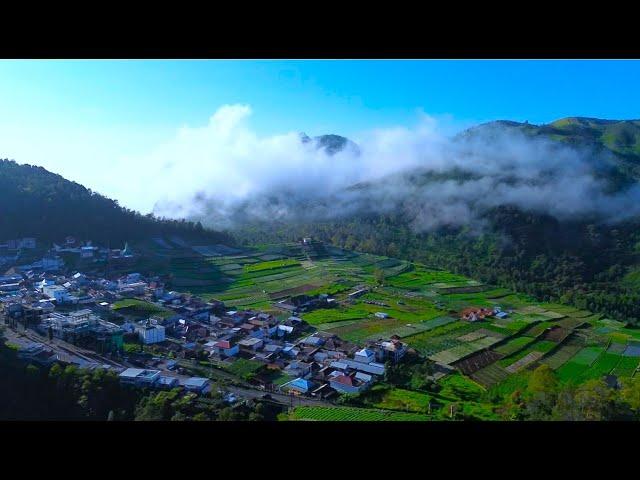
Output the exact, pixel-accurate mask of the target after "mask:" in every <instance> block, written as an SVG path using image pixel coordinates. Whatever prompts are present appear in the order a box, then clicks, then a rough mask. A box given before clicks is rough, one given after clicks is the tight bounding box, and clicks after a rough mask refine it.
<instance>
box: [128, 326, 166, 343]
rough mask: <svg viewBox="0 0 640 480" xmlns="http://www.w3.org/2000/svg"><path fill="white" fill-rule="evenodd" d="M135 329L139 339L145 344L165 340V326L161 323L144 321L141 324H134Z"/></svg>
mask: <svg viewBox="0 0 640 480" xmlns="http://www.w3.org/2000/svg"><path fill="white" fill-rule="evenodd" d="M135 330H136V332H137V333H138V337H139V338H140V341H142V343H144V344H145V345H149V344H152V343H159V342H164V341H165V328H164V327H163V326H162V325H157V324H152V323H151V322H150V321H145V322H143V323H142V324H138V325H136V327H135Z"/></svg>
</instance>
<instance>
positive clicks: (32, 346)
mask: <svg viewBox="0 0 640 480" xmlns="http://www.w3.org/2000/svg"><path fill="white" fill-rule="evenodd" d="M18 358H21V359H24V360H29V361H31V362H35V363H38V364H40V365H45V366H46V365H51V364H52V363H53V362H55V361H56V360H57V359H58V356H57V355H56V353H55V352H54V351H53V350H51V349H48V348H45V346H44V345H43V344H41V343H35V342H33V343H28V344H27V345H25V346H24V347H22V348H21V349H19V350H18Z"/></svg>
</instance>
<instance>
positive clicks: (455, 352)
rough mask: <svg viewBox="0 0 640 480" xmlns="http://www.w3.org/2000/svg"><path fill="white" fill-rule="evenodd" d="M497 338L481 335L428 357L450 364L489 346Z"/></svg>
mask: <svg viewBox="0 0 640 480" xmlns="http://www.w3.org/2000/svg"><path fill="white" fill-rule="evenodd" d="M497 341H498V339H496V338H494V337H483V338H480V339H478V340H475V341H473V342H466V343H463V344H461V345H458V346H455V347H453V348H449V349H447V350H443V351H442V352H438V353H436V354H434V355H431V356H430V357H429V359H431V360H433V361H435V362H440V363H444V364H447V365H449V364H451V363H454V362H456V361H458V360H461V359H462V358H464V357H466V356H467V355H470V354H472V353H474V352H477V351H478V350H482V349H483V348H487V347H490V346H491V345H493V344H494V343H496V342H497Z"/></svg>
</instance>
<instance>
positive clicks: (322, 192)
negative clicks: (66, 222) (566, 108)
mask: <svg viewBox="0 0 640 480" xmlns="http://www.w3.org/2000/svg"><path fill="white" fill-rule="evenodd" d="M300 138H301V140H302V141H301V142H298V143H300V144H301V145H295V146H294V147H292V148H291V149H292V150H293V153H292V154H291V155H290V156H289V157H288V160H283V161H282V162H279V161H278V159H277V158H272V163H271V166H270V167H269V166H267V167H266V168H265V169H264V170H261V169H258V171H259V172H260V175H259V176H258V175H256V172H255V171H254V170H253V169H251V168H247V169H243V166H244V164H243V162H242V161H239V162H238V168H237V169H236V171H235V174H236V177H239V178H241V179H242V180H243V181H244V182H245V183H247V184H251V185H253V186H254V187H255V188H251V189H249V190H245V191H243V193H242V194H238V191H237V190H234V191H232V192H228V191H226V189H225V188H224V187H223V188H214V189H212V190H210V191H208V190H207V189H203V190H200V191H198V192H197V193H195V194H192V196H191V197H190V198H189V197H187V198H183V199H182V202H178V203H174V204H173V205H172V204H170V203H159V204H157V205H156V210H155V211H156V212H159V213H163V214H166V213H169V214H170V212H171V210H174V209H175V210H177V211H182V212H183V213H184V214H186V215H187V216H189V217H190V218H194V219H198V220H201V221H203V222H204V223H205V224H207V225H211V226H223V227H225V228H228V227H230V228H234V227H235V226H237V225H243V224H246V223H247V222H253V221H257V222H260V221H262V220H271V221H273V220H280V221H285V222H286V221H294V222H295V221H311V220H328V219H332V218H345V217H348V216H350V215H354V214H370V213H389V212H396V213H398V212H403V213H404V214H405V215H406V216H407V218H408V219H409V221H410V222H411V224H412V226H413V227H414V230H415V231H428V230H433V229H437V228H439V227H443V226H447V227H451V226H471V227H472V228H473V229H475V230H477V229H481V228H482V225H483V223H484V220H483V215H484V214H485V213H486V212H487V211H488V210H490V209H492V208H496V207H498V206H505V205H509V206H514V207H517V208H520V209H523V210H524V211H530V212H535V213H540V214H549V215H552V216H553V217H555V218H557V219H559V220H563V221H566V220H580V221H583V220H584V221H596V222H604V223H616V222H619V221H623V220H626V219H629V218H632V217H634V216H636V215H638V214H640V186H639V185H638V183H637V180H638V179H639V178H640V121H615V120H598V119H588V118H566V119H562V120H558V121H556V122H553V123H551V124H548V125H540V126H538V125H531V124H528V123H517V122H510V121H496V122H490V123H487V124H483V125H479V126H476V127H473V128H470V129H468V130H465V131H464V132H462V133H460V134H458V135H456V136H455V137H453V138H449V137H446V136H444V135H441V134H440V133H439V132H438V130H437V126H435V127H434V126H433V125H427V126H421V127H419V128H417V129H415V130H409V129H396V130H391V131H380V132H375V133H374V134H373V135H372V136H371V137H369V138H367V139H365V140H366V141H365V142H360V143H359V144H358V145H356V144H355V143H353V142H352V141H350V140H348V139H346V138H344V137H341V136H338V135H325V136H320V137H316V138H315V139H313V140H311V139H310V138H309V137H307V136H306V135H303V136H301V137H300ZM300 146H301V147H302V148H300ZM286 150H287V148H284V149H283V151H282V152H280V153H281V155H287V151H286ZM256 163H260V162H259V161H257V162H256ZM252 165H253V163H251V164H248V165H246V166H247V167H249V166H252ZM240 183H243V182H240ZM227 188H229V189H232V190H233V184H230V185H228V186H227ZM176 206H177V207H178V208H175V207H176Z"/></svg>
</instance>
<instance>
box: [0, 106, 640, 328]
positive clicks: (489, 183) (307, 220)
mask: <svg viewBox="0 0 640 480" xmlns="http://www.w3.org/2000/svg"><path fill="white" fill-rule="evenodd" d="M235 113H238V112H235ZM240 113H242V112H240ZM241 118H242V115H239V116H236V118H235V120H234V121H223V120H222V119H220V118H218V119H217V120H215V121H214V122H213V123H214V124H215V125H213V126H212V127H211V131H205V132H197V133H194V132H188V133H185V134H184V135H183V136H182V137H181V140H180V142H182V143H180V142H178V144H176V145H173V146H172V147H170V148H169V150H168V151H169V152H173V153H176V154H177V153H180V152H182V153H188V152H192V151H193V150H192V149H191V148H190V147H191V146H192V145H193V143H194V140H195V143H196V144H198V145H199V148H198V149H197V150H196V151H197V152H200V153H199V154H198V155H201V156H198V155H196V157H195V163H193V162H192V163H189V162H186V163H187V165H191V168H192V169H194V168H195V167H194V165H195V164H202V165H203V167H202V171H198V170H197V169H196V170H195V171H191V170H189V171H187V172H183V173H182V176H180V172H181V171H182V170H184V168H185V166H181V164H180V162H178V159H179V158H181V157H180V156H179V155H177V156H171V155H170V156H169V157H167V156H166V152H165V153H163V154H162V155H160V154H158V156H157V157H154V159H155V160H158V161H159V162H156V163H157V164H158V165H160V166H159V167H158V169H157V170H158V171H157V172H155V173H156V174H157V175H159V176H160V175H162V178H166V181H167V182H168V183H167V185H168V186H167V189H166V190H162V189H160V188H158V187H156V185H162V184H161V183H158V184H156V183H155V181H154V180H153V178H147V177H140V178H138V177H136V181H137V182H145V181H147V182H148V183H149V187H148V188H146V189H145V190H143V192H152V193H154V194H155V193H157V192H160V193H165V192H169V193H172V194H174V195H173V197H172V198H173V200H172V201H173V202H174V203H172V201H171V200H167V199H165V200H163V201H160V202H158V203H157V208H156V213H157V214H158V216H159V217H164V216H171V217H174V218H180V217H183V218H184V217H187V218H189V219H190V220H198V221H201V222H202V224H203V225H204V226H205V227H208V228H209V229H211V230H209V231H208V232H205V231H203V230H201V229H200V227H199V226H198V224H197V223H187V222H184V221H180V220H177V221H159V220H158V219H157V218H155V219H154V218H152V217H150V216H143V215H140V214H137V213H135V212H133V211H131V210H128V209H123V208H121V207H120V206H119V205H118V204H117V202H115V201H113V200H109V199H108V198H105V197H103V196H101V195H98V194H95V193H94V192H91V191H90V190H87V189H86V188H84V187H82V186H81V185H78V184H76V183H73V182H69V181H67V180H65V179H64V178H62V177H61V176H59V175H55V174H52V173H50V172H47V171H46V170H44V169H42V168H40V167H31V166H29V165H17V164H15V163H14V162H8V161H4V162H2V163H0V182H1V184H0V186H2V187H3V188H1V189H0V206H2V207H3V209H2V211H3V216H2V219H1V221H0V230H1V231H3V232H5V233H4V235H5V236H7V237H12V236H14V235H16V236H19V235H23V236H31V235H33V236H38V237H41V238H43V239H52V240H54V239H57V238H60V237H61V236H63V235H67V234H71V235H75V236H78V237H80V238H89V237H91V238H92V239H93V240H95V241H98V242H100V241H114V242H121V241H124V240H133V239H135V238H143V237H145V236H146V237H148V236H151V235H157V234H163V233H171V232H175V233H177V232H179V233H180V234H181V235H197V236H202V235H205V236H207V237H208V240H210V241H211V242H210V243H232V242H234V241H238V240H241V241H246V242H248V243H255V242H256V241H260V242H264V241H282V240H286V241H289V240H295V239H297V238H300V237H301V236H303V235H305V236H306V235H311V236H314V237H316V238H318V239H320V240H323V241H326V242H330V243H332V244H334V245H338V246H341V247H345V248H348V249H355V250H359V251H366V252H371V253H378V254H383V255H389V256H397V257H400V258H406V259H413V260H417V261H421V262H425V263H428V264H430V265H434V266H440V267H443V268H447V269H450V270H453V271H455V272H457V273H463V274H467V275H470V276H472V277H475V278H479V279H481V280H483V281H485V282H488V283H493V284H499V285H503V286H507V287H509V288H512V289H515V290H517V291H520V292H527V293H530V294H532V295H535V296H536V297H538V298H546V299H551V298H553V299H560V300H562V301H563V302H565V303H571V304H573V305H576V306H578V307H579V308H587V309H589V310H592V311H598V312H602V313H605V314H607V315H609V316H611V317H613V318H619V319H625V320H628V319H631V320H632V321H640V283H639V282H638V281H637V279H638V278H640V234H639V233H638V232H640V228H639V227H640V220H639V219H640V191H639V185H640V183H639V182H638V179H639V176H638V171H639V168H640V149H639V147H638V145H639V140H638V139H639V138H640V133H639V132H640V125H639V124H640V122H638V121H611V120H596V119H585V118H568V119H563V120H558V121H556V122H553V123H552V124H549V125H542V126H537V125H529V124H526V123H515V122H506V121H500V122H491V123H488V124H484V125H479V126H477V127H474V128H471V129H469V130H467V131H465V132H462V133H461V134H459V135H457V136H456V137H454V138H450V137H447V136H444V135H441V134H440V133H438V130H437V128H435V127H434V125H433V124H432V123H430V121H427V122H426V123H423V124H421V125H419V126H418V127H417V128H415V129H406V128H399V129H391V130H383V131H378V132H374V133H373V134H372V135H370V136H369V137H368V138H365V139H363V140H362V139H361V140H359V141H358V142H357V144H356V142H351V141H350V140H348V139H346V138H344V137H340V136H337V135H330V136H321V137H317V138H314V139H310V138H309V137H306V138H305V137H304V136H301V135H299V134H297V133H293V134H287V135H284V136H279V137H273V138H266V139H260V138H256V137H255V136H253V135H252V134H251V133H250V132H249V131H247V130H246V129H244V128H243V127H242V122H240V123H238V119H241ZM216 122H217V123H216ZM210 137H213V140H211V139H210ZM205 139H207V141H205ZM187 146H189V148H187ZM211 146H213V150H210V149H209V147H211ZM211 151H214V152H215V153H216V155H217V156H216V158H226V159H228V160H229V162H227V163H226V164H224V163H223V162H218V164H216V165H215V166H214V167H210V166H208V165H205V164H204V163H203V162H204V161H205V160H211V156H210V154H211ZM226 155H228V156H226ZM171 158H173V164H172V165H171V164H170V165H165V166H164V167H162V165H163V163H162V162H161V161H160V160H164V161H167V159H171ZM174 172H176V176H175V177H172V176H171V175H172V174H173V173H174ZM127 174H128V175H129V176H135V175H136V173H135V170H133V171H131V172H128V173H127ZM167 175H169V176H168V177H167ZM212 175H213V176H212ZM197 177H202V178H199V179H198V180H194V182H190V181H189V179H191V178H197ZM211 178H213V179H214V181H212V182H209V179H211ZM205 187H207V188H205ZM168 213H171V215H169V214H168ZM227 228H232V229H233V230H232V233H233V238H231V237H230V236H229V235H226V234H221V233H217V232H218V231H220V230H225V229H227ZM208 240H207V241H208Z"/></svg>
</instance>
